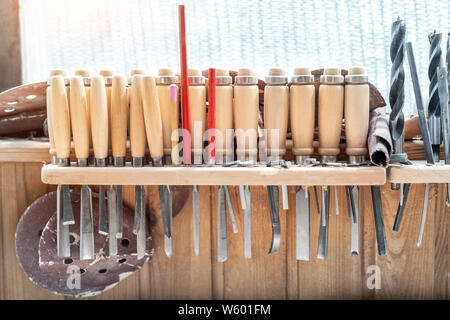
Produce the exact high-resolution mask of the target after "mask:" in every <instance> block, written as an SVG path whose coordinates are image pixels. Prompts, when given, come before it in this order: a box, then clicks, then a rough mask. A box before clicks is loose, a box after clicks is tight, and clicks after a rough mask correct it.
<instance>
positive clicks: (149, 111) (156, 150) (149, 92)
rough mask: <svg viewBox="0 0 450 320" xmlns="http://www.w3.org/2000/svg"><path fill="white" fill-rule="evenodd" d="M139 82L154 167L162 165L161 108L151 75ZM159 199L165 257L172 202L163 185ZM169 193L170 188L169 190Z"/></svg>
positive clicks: (169, 252)
mask: <svg viewBox="0 0 450 320" xmlns="http://www.w3.org/2000/svg"><path fill="white" fill-rule="evenodd" d="M140 82H141V86H140V87H141V97H142V106H143V111H144V123H145V131H146V133H147V143H148V147H149V149H150V156H151V158H152V164H153V166H154V167H161V166H162V165H163V157H164V151H163V129H162V122H161V109H160V106H159V99H158V92H157V89H156V82H155V79H154V78H153V77H150V76H143V77H142V78H140ZM158 193H159V200H160V204H161V214H162V219H163V224H164V249H165V252H166V255H167V257H169V258H170V257H171V256H172V253H173V250H172V225H171V224H170V221H171V218H170V217H169V214H171V213H172V210H170V209H171V207H172V203H169V202H168V200H169V198H168V197H167V195H165V191H164V187H163V186H158ZM169 194H170V190H169Z"/></svg>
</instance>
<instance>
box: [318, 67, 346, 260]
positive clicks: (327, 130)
mask: <svg viewBox="0 0 450 320" xmlns="http://www.w3.org/2000/svg"><path fill="white" fill-rule="evenodd" d="M343 111H344V77H343V76H342V75H341V69H339V68H325V69H324V72H323V75H322V76H320V86H319V117H318V119H319V154H320V161H321V162H322V163H328V162H336V160H337V155H338V154H339V142H340V137H341V126H342V118H343ZM329 204H330V187H326V186H322V210H321V217H320V231H319V246H318V249H317V257H318V258H319V259H326V258H327V255H328V221H329V214H330V212H329V211H330V208H329Z"/></svg>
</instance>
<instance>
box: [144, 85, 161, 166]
mask: <svg viewBox="0 0 450 320" xmlns="http://www.w3.org/2000/svg"><path fill="white" fill-rule="evenodd" d="M141 95H142V106H143V110H144V121H145V131H146V133H147V142H148V147H149V149H150V156H151V157H152V159H157V158H162V156H163V154H164V153H163V134H162V123H161V110H160V108H159V99H158V92H157V90H156V83H155V79H154V78H153V77H150V76H144V77H142V78H141Z"/></svg>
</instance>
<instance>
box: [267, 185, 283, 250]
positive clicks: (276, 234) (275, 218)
mask: <svg viewBox="0 0 450 320" xmlns="http://www.w3.org/2000/svg"><path fill="white" fill-rule="evenodd" d="M267 193H268V195H269V204H270V221H271V223H272V242H271V244H270V249H269V254H273V253H276V252H278V248H279V247H280V241H281V229H280V216H279V212H278V201H279V194H278V186H267Z"/></svg>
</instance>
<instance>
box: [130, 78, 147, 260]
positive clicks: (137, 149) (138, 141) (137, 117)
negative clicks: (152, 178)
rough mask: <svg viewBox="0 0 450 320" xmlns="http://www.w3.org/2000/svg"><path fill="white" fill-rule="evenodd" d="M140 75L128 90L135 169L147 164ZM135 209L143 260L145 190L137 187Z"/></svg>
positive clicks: (135, 228)
mask: <svg viewBox="0 0 450 320" xmlns="http://www.w3.org/2000/svg"><path fill="white" fill-rule="evenodd" d="M141 77H142V75H140V74H133V73H132V74H131V85H130V87H129V88H128V93H129V99H130V149H131V157H132V165H133V167H143V166H144V162H145V124H144V114H143V107H142V97H141V90H140V82H141V81H140V78H141ZM134 203H135V208H134V227H133V233H134V234H135V235H136V236H137V240H136V242H137V255H138V259H141V258H142V257H144V255H145V250H146V242H145V238H146V232H145V229H146V227H145V190H144V186H141V185H136V186H135V202H134Z"/></svg>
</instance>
